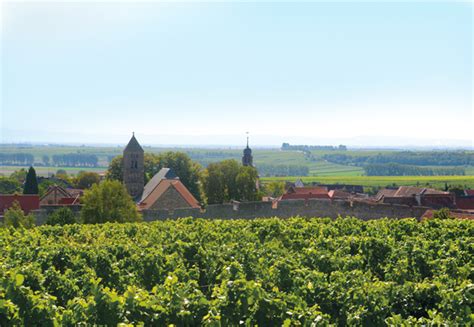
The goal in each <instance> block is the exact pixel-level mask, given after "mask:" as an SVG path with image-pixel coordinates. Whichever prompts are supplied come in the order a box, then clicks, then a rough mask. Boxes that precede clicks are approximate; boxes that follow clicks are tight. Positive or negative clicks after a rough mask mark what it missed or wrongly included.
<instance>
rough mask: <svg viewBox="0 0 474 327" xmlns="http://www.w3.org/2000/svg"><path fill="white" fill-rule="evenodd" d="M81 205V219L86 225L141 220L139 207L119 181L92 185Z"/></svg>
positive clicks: (107, 181)
mask: <svg viewBox="0 0 474 327" xmlns="http://www.w3.org/2000/svg"><path fill="white" fill-rule="evenodd" d="M81 203H83V207H82V210H81V218H82V221H83V222H84V223H86V224H96V223H105V222H108V221H116V222H133V221H140V220H141V216H140V214H139V213H138V210H137V206H136V205H135V203H134V202H133V200H132V198H131V197H130V195H129V194H128V193H127V190H126V189H125V187H124V186H123V185H122V184H121V183H120V182H119V181H110V180H106V181H104V182H102V183H100V184H94V185H92V187H91V188H90V189H89V190H86V191H85V193H84V196H83V197H82V198H81Z"/></svg>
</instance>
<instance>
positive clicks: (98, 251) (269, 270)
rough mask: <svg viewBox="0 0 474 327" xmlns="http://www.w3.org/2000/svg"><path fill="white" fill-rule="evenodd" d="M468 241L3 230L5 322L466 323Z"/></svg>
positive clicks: (325, 222) (349, 221)
mask: <svg viewBox="0 0 474 327" xmlns="http://www.w3.org/2000/svg"><path fill="white" fill-rule="evenodd" d="M94 187H95V186H94ZM473 235H474V223H473V222H472V221H466V220H455V219H453V220H438V219H436V220H429V221H425V222H422V223H420V222H417V221H416V220H415V219H403V220H389V219H382V220H378V221H368V222H364V221H361V220H358V219H353V218H344V219H343V218H341V219H337V220H331V219H319V218H313V219H303V218H291V219H285V220H281V219H256V220H202V219H191V218H187V219H179V220H177V221H162V222H153V223H148V224H105V225H77V224H76V225H68V226H64V227H59V226H41V227H38V228H34V229H30V230H25V231H21V232H18V231H14V230H9V229H2V230H0V262H1V263H2V269H1V270H0V325H2V326H8V325H20V326H25V325H26V326H29V325H46V326H48V325H49V326H53V325H65V326H73V325H108V326H116V325H118V324H126V325H145V326H166V325H170V324H174V325H176V326H196V325H211V326H237V325H245V326H254V325H258V326H328V325H334V326H347V325H349V326H388V325H390V326H393V325H396V326H411V325H419V326H421V325H424V326H440V325H446V326H469V325H472V322H473V321H472V319H473V318H472V307H473V296H472V294H473V292H474V287H473V284H472V244H474V239H473V237H474V236H473Z"/></svg>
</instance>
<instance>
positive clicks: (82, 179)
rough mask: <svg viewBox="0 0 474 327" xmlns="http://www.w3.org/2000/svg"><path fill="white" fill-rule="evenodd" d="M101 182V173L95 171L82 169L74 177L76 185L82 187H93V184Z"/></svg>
mask: <svg viewBox="0 0 474 327" xmlns="http://www.w3.org/2000/svg"><path fill="white" fill-rule="evenodd" d="M99 182H100V177H99V174H97V173H93V172H86V171H81V172H79V174H77V176H76V177H75V178H74V186H75V187H76V188H80V189H88V188H91V187H92V185H94V184H97V183H99Z"/></svg>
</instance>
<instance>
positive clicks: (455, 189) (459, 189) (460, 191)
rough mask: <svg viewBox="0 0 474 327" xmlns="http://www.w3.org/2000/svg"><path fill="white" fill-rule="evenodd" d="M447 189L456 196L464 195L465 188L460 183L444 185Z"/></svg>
mask: <svg viewBox="0 0 474 327" xmlns="http://www.w3.org/2000/svg"><path fill="white" fill-rule="evenodd" d="M446 186H447V189H446V191H448V192H451V193H454V194H455V195H456V196H463V195H464V190H465V189H466V188H467V187H465V186H462V185H449V186H448V185H446Z"/></svg>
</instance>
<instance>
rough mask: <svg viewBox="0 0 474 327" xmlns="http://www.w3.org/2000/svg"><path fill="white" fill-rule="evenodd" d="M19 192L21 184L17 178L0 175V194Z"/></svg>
mask: <svg viewBox="0 0 474 327" xmlns="http://www.w3.org/2000/svg"><path fill="white" fill-rule="evenodd" d="M18 192H21V184H20V182H19V181H18V180H16V179H14V178H11V177H10V178H8V177H0V194H14V193H18Z"/></svg>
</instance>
